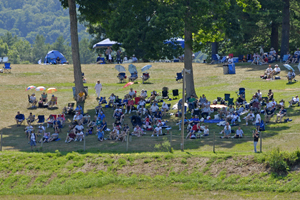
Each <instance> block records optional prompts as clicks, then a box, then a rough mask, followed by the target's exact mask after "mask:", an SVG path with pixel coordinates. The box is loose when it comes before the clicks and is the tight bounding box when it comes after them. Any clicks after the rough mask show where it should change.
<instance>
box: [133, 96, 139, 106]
mask: <svg viewBox="0 0 300 200" xmlns="http://www.w3.org/2000/svg"><path fill="white" fill-rule="evenodd" d="M140 100H141V97H135V98H134V104H135V105H138V104H139V102H140Z"/></svg>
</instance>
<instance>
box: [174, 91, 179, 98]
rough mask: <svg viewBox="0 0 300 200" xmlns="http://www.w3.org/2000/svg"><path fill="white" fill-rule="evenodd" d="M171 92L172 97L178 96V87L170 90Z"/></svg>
mask: <svg viewBox="0 0 300 200" xmlns="http://www.w3.org/2000/svg"><path fill="white" fill-rule="evenodd" d="M172 93H173V99H177V98H178V96H179V92H178V89H175V90H172ZM174 97H175V98H174Z"/></svg>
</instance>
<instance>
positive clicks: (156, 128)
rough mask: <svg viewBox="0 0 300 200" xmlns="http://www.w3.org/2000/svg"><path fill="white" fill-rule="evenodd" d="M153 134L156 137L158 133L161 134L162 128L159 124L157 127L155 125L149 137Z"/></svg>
mask: <svg viewBox="0 0 300 200" xmlns="http://www.w3.org/2000/svg"><path fill="white" fill-rule="evenodd" d="M154 134H156V135H157V137H158V136H159V135H162V128H161V127H160V126H159V125H158V126H157V127H155V129H154V130H153V134H152V135H151V137H154Z"/></svg>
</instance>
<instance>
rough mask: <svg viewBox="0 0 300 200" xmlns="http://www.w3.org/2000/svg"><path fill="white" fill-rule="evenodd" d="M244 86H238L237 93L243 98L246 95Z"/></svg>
mask: <svg viewBox="0 0 300 200" xmlns="http://www.w3.org/2000/svg"><path fill="white" fill-rule="evenodd" d="M245 90H246V89H245V88H239V95H240V96H241V97H242V98H244V99H245V97H246V95H245Z"/></svg>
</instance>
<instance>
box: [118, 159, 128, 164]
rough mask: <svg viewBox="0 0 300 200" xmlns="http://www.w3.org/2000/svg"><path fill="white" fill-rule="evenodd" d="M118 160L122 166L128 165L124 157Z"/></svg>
mask: <svg viewBox="0 0 300 200" xmlns="http://www.w3.org/2000/svg"><path fill="white" fill-rule="evenodd" d="M118 162H119V165H120V166H123V165H126V163H127V162H126V160H125V159H124V158H120V159H119V160H118Z"/></svg>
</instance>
